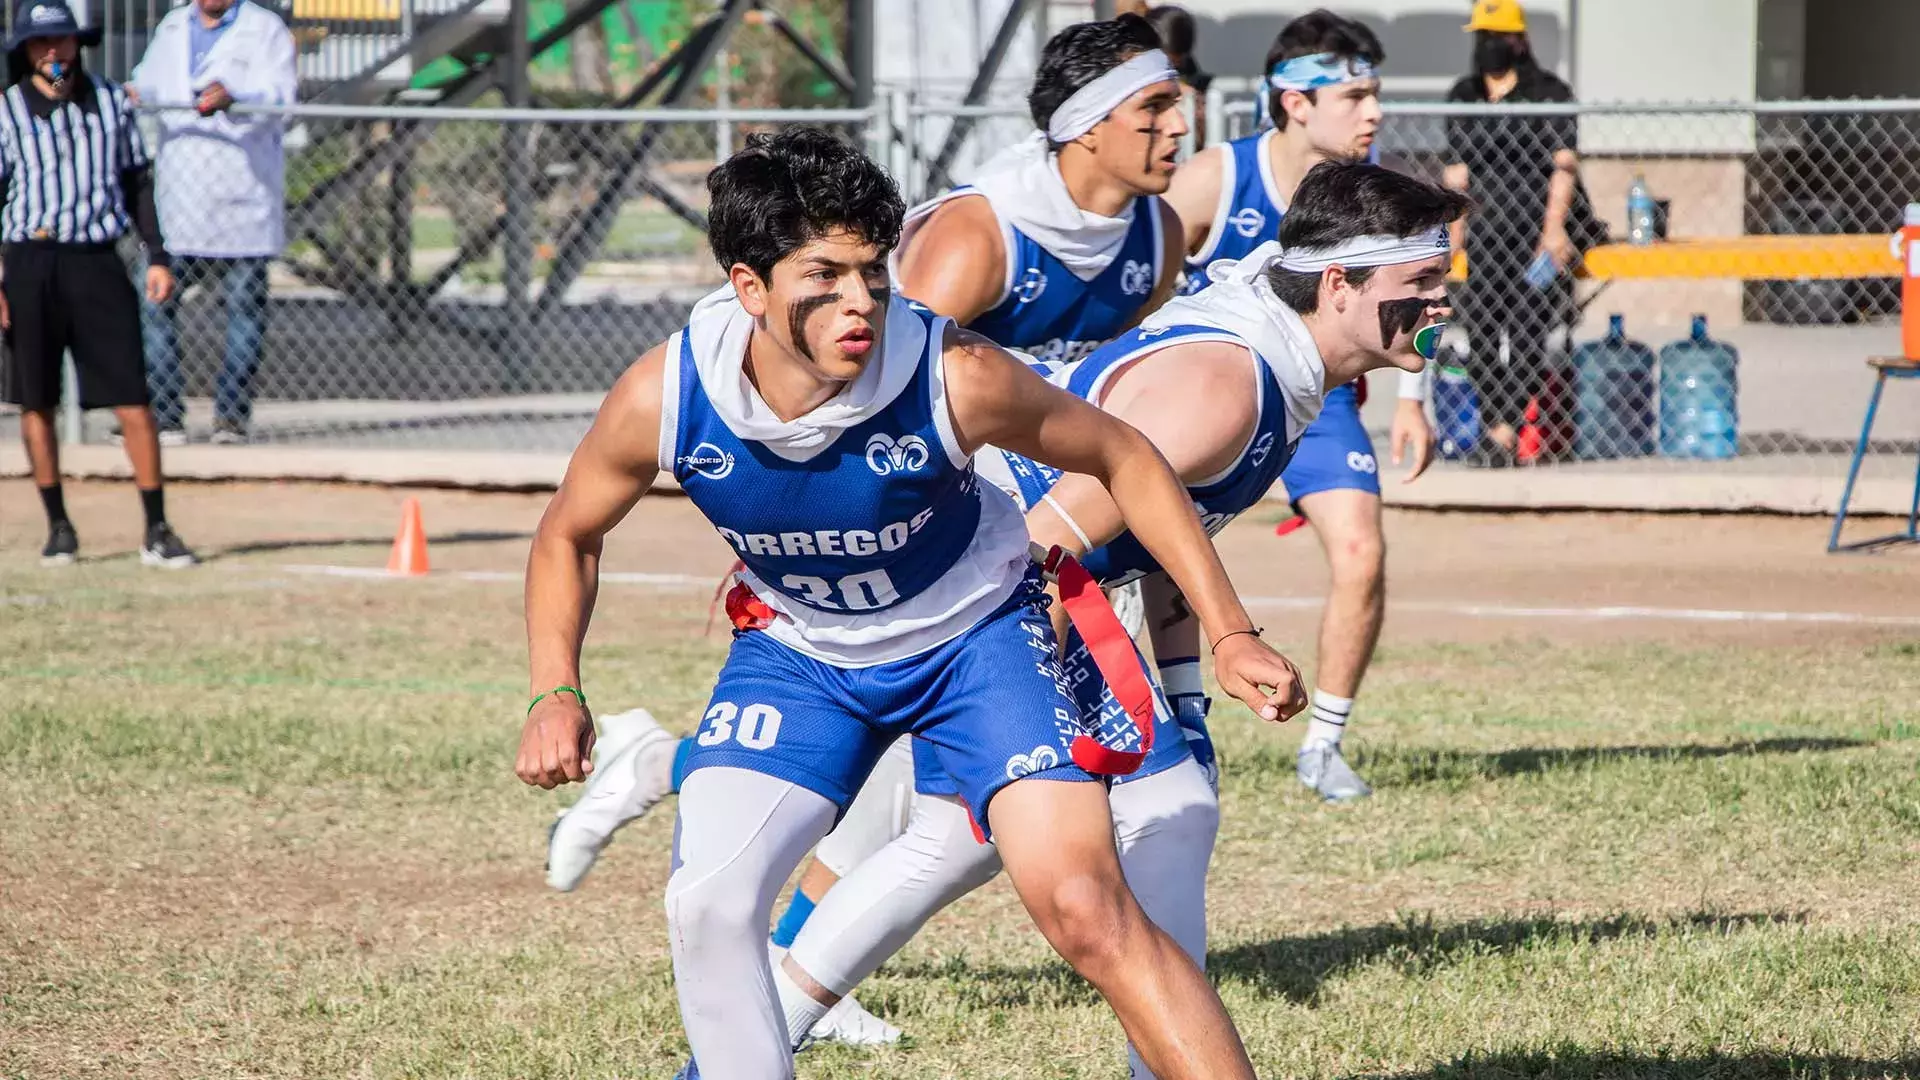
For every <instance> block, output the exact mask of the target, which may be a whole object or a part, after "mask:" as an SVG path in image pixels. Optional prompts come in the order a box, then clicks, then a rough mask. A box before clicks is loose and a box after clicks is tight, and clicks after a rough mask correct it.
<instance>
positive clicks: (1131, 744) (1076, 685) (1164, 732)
mask: <svg viewBox="0 0 1920 1080" xmlns="http://www.w3.org/2000/svg"><path fill="white" fill-rule="evenodd" d="M1134 656H1135V657H1136V658H1139V656H1140V650H1139V647H1138V646H1135V648H1134ZM1140 662H1141V664H1142V666H1143V667H1144V666H1145V663H1146V661H1145V660H1141V661H1140ZM1061 667H1062V670H1063V672H1064V673H1065V677H1066V681H1067V686H1068V688H1069V689H1070V690H1071V691H1072V693H1073V701H1074V705H1075V707H1076V708H1078V709H1079V714H1080V718H1081V722H1082V723H1084V724H1085V725H1086V726H1087V728H1088V729H1089V730H1092V731H1095V732H1098V735H1099V739H1100V741H1101V742H1103V743H1105V744H1106V745H1108V746H1111V747H1113V748H1114V749H1116V750H1138V749H1139V748H1140V733H1139V731H1138V730H1136V729H1135V727H1134V724H1133V717H1131V716H1129V715H1127V711H1126V709H1124V708H1122V707H1121V705H1120V701H1119V699H1117V698H1115V697H1114V696H1113V691H1111V690H1109V689H1107V682H1106V680H1105V679H1104V678H1102V677H1101V675H1100V669H1099V667H1098V666H1097V665H1095V664H1094V662H1093V654H1092V653H1090V652H1088V651H1087V647H1086V644H1085V643H1084V642H1082V641H1081V640H1080V632H1079V631H1077V630H1074V629H1071V628H1069V629H1068V631H1067V658H1066V662H1065V663H1064V664H1062V665H1061ZM1153 717H1154V726H1153V749H1152V750H1150V751H1148V752H1147V760H1146V761H1144V762H1142V763H1141V765H1140V768H1138V769H1136V770H1135V771H1133V772H1132V773H1129V774H1128V775H1126V776H1116V777H1114V778H1113V781H1114V783H1117V784H1124V783H1126V782H1127V781H1129V780H1144V779H1146V778H1147V777H1149V776H1152V775H1154V774H1155V773H1161V772H1165V771H1167V770H1168V769H1171V768H1173V767H1174V766H1175V765H1178V764H1180V763H1181V762H1182V761H1184V760H1186V759H1187V758H1190V757H1192V756H1194V751H1193V748H1192V747H1190V746H1189V745H1188V743H1187V740H1188V738H1189V737H1190V736H1189V735H1187V734H1186V732H1185V731H1184V730H1183V729H1182V728H1181V727H1180V724H1179V723H1178V722H1177V721H1176V720H1175V719H1174V715H1173V709H1172V708H1171V707H1170V706H1168V704H1167V698H1166V695H1165V694H1163V693H1161V692H1160V686H1159V684H1158V683H1157V682H1156V683H1154V685H1153ZM1198 737H1199V738H1200V739H1201V740H1205V739H1206V734H1205V731H1204V729H1202V730H1201V732H1200V734H1199V736H1198ZM1207 745H1208V746H1211V743H1210V742H1209V743H1208V744H1207ZM913 781H914V790H915V791H918V792H920V793H921V794H922V795H961V794H962V788H961V785H959V784H957V783H955V782H954V778H953V777H952V775H950V774H949V773H948V772H947V770H946V769H945V768H943V767H942V765H941V760H940V755H939V749H938V747H936V746H934V745H932V744H931V743H929V742H928V741H927V740H925V739H915V740H913ZM963 797H964V796H963ZM969 805H971V803H969Z"/></svg>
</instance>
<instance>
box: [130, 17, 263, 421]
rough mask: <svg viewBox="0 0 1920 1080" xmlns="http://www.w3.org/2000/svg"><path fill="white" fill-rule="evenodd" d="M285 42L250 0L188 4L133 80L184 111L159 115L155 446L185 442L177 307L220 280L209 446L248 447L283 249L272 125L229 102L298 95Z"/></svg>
mask: <svg viewBox="0 0 1920 1080" xmlns="http://www.w3.org/2000/svg"><path fill="white" fill-rule="evenodd" d="M293 55H294V49H293V36H292V35H291V34H289V33H288V32H287V27H286V24H285V23H283V22H281V21H280V17H279V16H278V15H275V14H274V13H273V12H271V11H269V10H267V9H266V8H263V7H260V6H259V5H258V4H255V3H252V2H251V0H192V2H191V3H189V4H187V5H185V6H183V7H177V8H174V9H173V10H172V11H170V12H168V13H167V17H166V18H164V19H162V20H160V25H159V26H158V27H156V28H155V29H154V32H153V43H152V44H151V45H149V46H148V47H147V53H146V55H145V56H144V57H142V58H141V60H140V66H139V67H137V68H135V69H134V72H133V90H134V93H135V95H136V96H135V100H136V101H142V102H144V103H146V104H149V105H174V106H184V105H188V104H191V105H192V106H193V110H192V111H188V110H186V109H184V108H179V109H169V110H166V111H163V112H161V113H160V115H159V117H158V120H159V128H160V139H159V144H158V146H157V147H156V156H157V157H158V168H157V172H158V181H159V207H160V225H161V228H162V229H163V230H164V231H165V233H166V237H167V244H168V246H169V247H170V248H171V249H172V251H173V253H174V270H175V272H176V273H177V274H178V275H179V279H180V288H179V290H178V291H177V292H176V293H175V295H174V296H173V297H172V298H171V299H169V300H166V301H164V302H161V303H149V304H148V305H146V310H145V312H144V320H143V321H144V323H145V330H146V342H147V381H148V383H149V384H150V385H151V386H152V388H153V401H154V412H155V413H156V415H157V417H158V419H159V423H160V430H161V434H162V436H163V437H166V438H169V439H179V440H181V441H185V435H186V406H185V404H184V403H183V402H182V401H181V394H182V392H183V391H184V389H185V381H184V379H183V378H182V377H181V374H180V336H179V315H180V300H181V298H182V297H183V296H184V295H185V294H186V292H187V290H188V289H190V288H192V287H193V286H194V285H196V284H203V283H204V284H212V283H215V282H218V284H219V287H220V290H221V292H222V293H223V294H224V301H225V305H226V311H227V333H226V358H225V362H224V364H223V365H222V367H221V369H220V377H219V378H218V379H217V380H216V382H215V384H214V421H213V441H214V442H216V443H238V442H245V441H246V438H247V429H248V426H249V423H250V421H251V419H252V412H253V378H254V375H255V373H256V372H258V371H259V369H260V350H261V344H262V342H263V340H264V339H265V337H266V329H267V325H266V324H267V264H268V262H269V261H270V260H271V259H272V258H273V257H274V256H276V255H278V254H280V251H281V249H282V248H283V247H284V246H285V244H286V231H285V226H284V223H283V215H284V207H285V203H286V194H285V182H284V181H285V175H286V160H285V155H284V152H283V150H282V147H281V128H282V122H281V118H280V117H278V116H271V115H268V116H262V115H258V114H254V115H239V116H236V115H235V114H233V113H232V112H230V111H229V109H230V107H231V106H233V105H234V104H236V103H237V104H247V105H288V104H292V102H293V100H294V96H295V93H296V91H297V89H298V79H297V76H296V74H295V71H294V63H293Z"/></svg>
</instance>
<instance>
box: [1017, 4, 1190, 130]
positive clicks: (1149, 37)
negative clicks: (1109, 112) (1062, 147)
mask: <svg viewBox="0 0 1920 1080" xmlns="http://www.w3.org/2000/svg"><path fill="white" fill-rule="evenodd" d="M1159 47H1160V35H1159V33H1157V32H1156V31H1155V30H1154V29H1153V24H1152V23H1150V22H1148V21H1147V20H1145V19H1143V18H1141V17H1140V16H1138V15H1122V16H1120V17H1118V18H1115V19H1108V20H1106V21H1105V22H1083V23H1074V24H1073V25H1072V26H1069V27H1067V28H1066V29H1064V30H1062V31H1060V32H1059V33H1057V34H1055V35H1053V37H1051V38H1049V39H1047V45H1046V48H1044V49H1042V50H1040V66H1039V69H1038V70H1037V71H1036V72H1035V73H1034V76H1033V89H1032V90H1030V91H1028V92H1027V111H1028V112H1030V113H1032V114H1033V123H1034V126H1036V127H1038V128H1039V129H1040V130H1041V131H1045V130H1047V123H1048V121H1051V120H1052V119H1053V114H1054V112H1055V111H1056V110H1058V109H1059V108H1060V106H1061V105H1064V104H1066V100H1067V99H1068V98H1070V97H1072V96H1073V94H1074V91H1076V90H1079V89H1080V88H1081V87H1083V86H1085V85H1087V84H1088V83H1090V82H1092V81H1093V80H1095V79H1097V78H1099V77H1100V76H1102V75H1105V74H1106V73H1107V72H1109V71H1112V70H1113V69H1114V68H1117V67H1119V66H1120V65H1121V64H1124V63H1126V62H1127V61H1128V60H1131V59H1133V58H1134V57H1136V56H1138V55H1140V54H1141V53H1143V52H1151V51H1152V50H1154V49H1157V48H1159Z"/></svg>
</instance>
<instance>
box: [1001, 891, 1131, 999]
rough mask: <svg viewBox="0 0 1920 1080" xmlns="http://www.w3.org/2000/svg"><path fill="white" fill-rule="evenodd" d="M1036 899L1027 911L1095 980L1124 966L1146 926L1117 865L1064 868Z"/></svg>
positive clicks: (1057, 946)
mask: <svg viewBox="0 0 1920 1080" xmlns="http://www.w3.org/2000/svg"><path fill="white" fill-rule="evenodd" d="M1038 899H1039V902H1038V903H1037V904H1033V905H1032V906H1031V907H1030V909H1029V910H1030V911H1031V912H1032V914H1033V918H1034V922H1035V923H1036V924H1038V925H1039V927H1040V931H1041V933H1043V934H1045V935H1046V938H1047V941H1048V942H1049V943H1050V944H1051V945H1052V946H1053V948H1054V951H1056V952H1058V953H1059V954H1060V956H1061V957H1062V958H1063V959H1065V960H1066V961H1067V963H1069V964H1071V965H1073V968H1074V970H1075V971H1078V972H1079V973H1080V974H1081V975H1083V976H1085V977H1086V978H1087V979H1089V980H1091V981H1092V982H1093V983H1094V984H1095V985H1099V984H1100V983H1102V982H1103V981H1104V979H1105V978H1106V977H1107V976H1109V975H1110V974H1112V973H1113V972H1115V971H1117V970H1119V969H1120V967H1121V965H1123V964H1124V963H1125V961H1126V959H1127V957H1128V955H1129V953H1130V952H1132V951H1133V948H1134V946H1135V943H1137V942H1138V941H1140V940H1141V934H1142V933H1143V932H1145V931H1146V930H1147V929H1148V923H1147V918H1146V915H1145V914H1144V913H1143V912H1142V911H1141V910H1140V905H1139V904H1138V903H1136V902H1135V901H1134V899H1133V894H1132V893H1130V892H1128V891H1127V883H1126V880H1125V879H1124V878H1123V877H1121V876H1120V873H1119V866H1118V864H1115V866H1114V867H1113V870H1112V871H1111V872H1105V871H1082V872H1066V873H1062V874H1061V875H1060V876H1059V877H1058V878H1057V879H1055V880H1054V881H1053V882H1052V883H1051V884H1050V886H1049V887H1048V888H1047V889H1046V890H1045V892H1044V893H1042V895H1041V896H1040V897H1039V898H1038Z"/></svg>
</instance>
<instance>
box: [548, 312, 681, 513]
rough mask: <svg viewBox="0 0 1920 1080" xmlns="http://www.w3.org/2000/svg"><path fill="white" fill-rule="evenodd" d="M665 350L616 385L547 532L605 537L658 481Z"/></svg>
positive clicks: (570, 465) (563, 485)
mask: <svg viewBox="0 0 1920 1080" xmlns="http://www.w3.org/2000/svg"><path fill="white" fill-rule="evenodd" d="M665 368H666V348H665V346H656V347H654V348H653V349H651V350H649V351H648V352H647V353H646V355H644V356H642V357H641V358H640V359H639V360H637V361H635V362H634V364H633V366H631V367H629V368H628V369H627V371H626V373H625V374H623V375H621V376H620V378H619V380H618V381H617V382H615V383H614V385H613V389H612V390H611V391H609V392H608V394H607V397H606V400H604V401H602V402H601V403H600V411H599V412H598V413H597V414H596V415H595V416H594V419H593V425H592V426H591V427H589V428H588V429H587V434H586V437H585V438H583V439H582V440H581V441H580V445H579V447H577V448H576V449H575V450H574V452H573V457H572V459H571V460H569V461H568V462H567V473H566V477H565V478H564V479H563V480H561V481H560V490H559V491H558V492H556V493H555V494H554V497H553V501H552V502H550V503H549V504H548V505H547V513H546V516H545V517H544V518H543V519H542V520H541V529H542V531H548V532H553V533H557V534H559V535H563V536H567V537H571V538H574V539H579V540H596V539H598V538H599V537H602V536H604V535H606V533H607V532H608V531H609V530H611V529H612V528H613V527H614V526H615V525H618V524H619V523H620V520H621V519H622V518H624V517H626V516H627V512H628V511H629V510H631V509H633V504H634V503H636V502H638V501H639V500H640V497H641V496H642V495H645V494H646V493H647V490H648V489H649V488H651V487H652V486H653V482H654V480H655V479H657V478H658V477H659V474H660V469H661V466H662V464H663V463H662V462H661V461H660V424H661V414H662V412H663V409H662V404H663V403H662V400H661V394H662V393H663V391H664V375H665Z"/></svg>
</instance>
